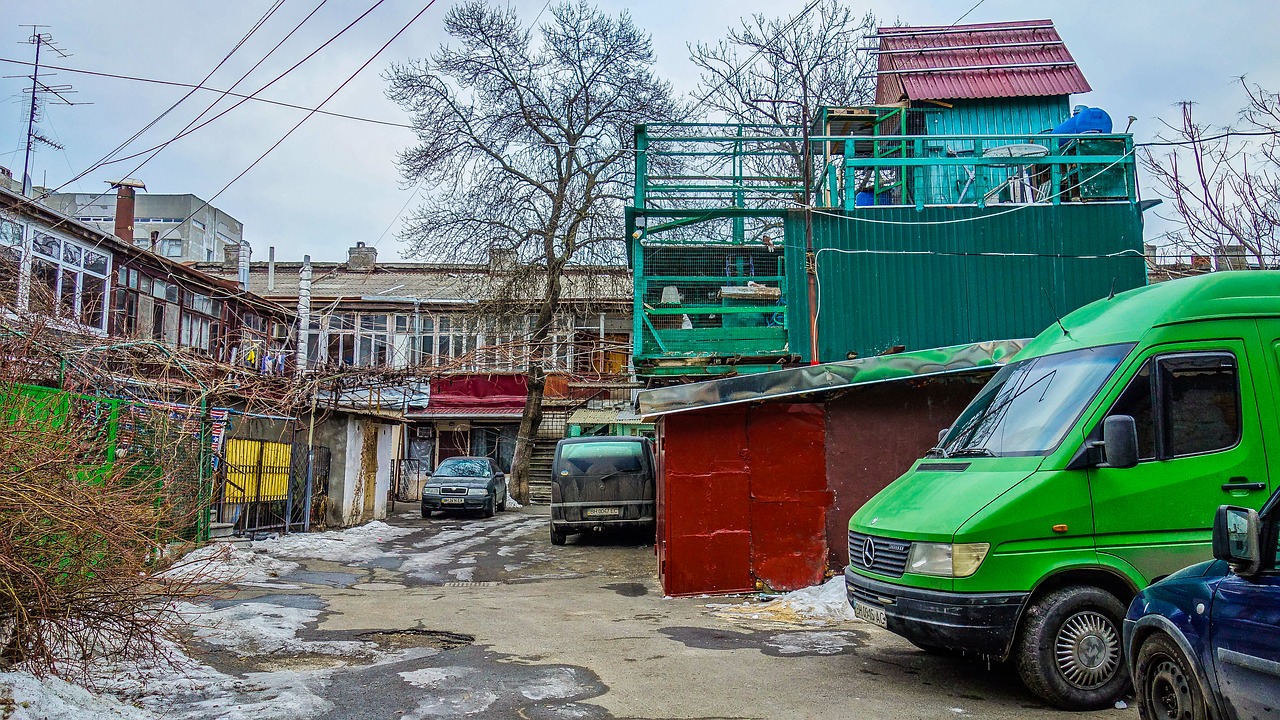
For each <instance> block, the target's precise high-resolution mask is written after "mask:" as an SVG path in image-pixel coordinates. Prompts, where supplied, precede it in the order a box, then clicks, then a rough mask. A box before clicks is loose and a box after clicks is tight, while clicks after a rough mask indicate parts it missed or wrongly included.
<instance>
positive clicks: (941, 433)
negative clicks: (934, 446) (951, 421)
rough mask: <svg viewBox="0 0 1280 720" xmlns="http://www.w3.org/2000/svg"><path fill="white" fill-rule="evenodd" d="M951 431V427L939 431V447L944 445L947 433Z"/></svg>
mask: <svg viewBox="0 0 1280 720" xmlns="http://www.w3.org/2000/svg"><path fill="white" fill-rule="evenodd" d="M950 432H951V428H949V427H944V428H942V429H941V430H939V431H938V447H942V443H944V442H946V440H947V434H948V433H950Z"/></svg>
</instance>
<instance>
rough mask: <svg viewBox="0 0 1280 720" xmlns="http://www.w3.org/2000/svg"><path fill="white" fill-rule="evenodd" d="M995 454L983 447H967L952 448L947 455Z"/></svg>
mask: <svg viewBox="0 0 1280 720" xmlns="http://www.w3.org/2000/svg"><path fill="white" fill-rule="evenodd" d="M995 456H996V454H995V453H993V452H991V451H990V450H988V449H986V448H984V447H967V448H961V449H959V450H952V451H951V452H950V453H948V454H947V457H995Z"/></svg>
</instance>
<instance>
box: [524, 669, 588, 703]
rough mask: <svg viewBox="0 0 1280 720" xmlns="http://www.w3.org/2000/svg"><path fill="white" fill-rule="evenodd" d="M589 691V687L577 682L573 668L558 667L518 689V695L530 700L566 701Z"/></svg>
mask: <svg viewBox="0 0 1280 720" xmlns="http://www.w3.org/2000/svg"><path fill="white" fill-rule="evenodd" d="M590 690H591V688H590V687H589V686H587V685H585V684H584V683H582V682H581V681H579V680H578V676H577V673H576V672H574V670H573V668H567V667H558V668H552V669H551V671H550V672H549V673H547V674H546V675H544V676H543V677H540V678H536V679H535V680H533V681H532V682H529V683H526V684H525V686H524V687H523V688H521V689H520V694H521V695H524V696H525V697H527V698H529V699H530V700H567V699H569V698H571V697H574V696H576V695H582V694H584V693H587V692H589V691H590Z"/></svg>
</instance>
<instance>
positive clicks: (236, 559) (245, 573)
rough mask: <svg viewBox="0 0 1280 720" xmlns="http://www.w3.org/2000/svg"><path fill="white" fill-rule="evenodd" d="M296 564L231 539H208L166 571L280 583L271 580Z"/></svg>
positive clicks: (216, 579)
mask: <svg viewBox="0 0 1280 720" xmlns="http://www.w3.org/2000/svg"><path fill="white" fill-rule="evenodd" d="M299 567H300V566H299V565H298V563H296V562H290V561H288V560H279V559H277V558H273V557H271V556H270V555H267V554H266V553H264V552H261V551H254V550H250V549H246V548H241V547H238V546H237V545H235V544H233V543H209V544H208V545H205V546H204V547H202V548H200V549H198V550H194V551H192V552H189V553H187V554H186V555H184V556H182V559H181V560H179V561H178V562H177V563H175V564H174V566H173V567H172V568H169V570H167V571H165V575H169V576H176V577H182V578H194V579H199V580H203V581H207V582H209V583H215V584H223V583H236V584H238V585H249V584H253V585H262V584H265V585H273V586H279V583H275V582H273V581H275V580H276V578H278V577H280V576H281V575H287V574H289V573H291V572H293V571H294V570H297V569H298V568H299Z"/></svg>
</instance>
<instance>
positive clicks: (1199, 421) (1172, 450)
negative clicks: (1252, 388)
mask: <svg viewBox="0 0 1280 720" xmlns="http://www.w3.org/2000/svg"><path fill="white" fill-rule="evenodd" d="M1108 414H1109V415H1130V416H1132V417H1133V419H1134V424H1135V425H1136V426H1137V429H1138V457H1139V459H1141V460H1151V459H1155V458H1160V459H1168V458H1176V457H1184V456H1187V455H1200V454H1203V453H1210V452H1216V451H1219V450H1226V449H1228V448H1231V447H1234V446H1235V445H1236V444H1237V443H1238V442H1239V441H1240V433H1241V421H1240V418H1241V412H1240V378H1239V372H1238V368H1237V366H1236V358H1235V356H1234V355H1232V354H1231V353H1227V352H1210V353H1183V354H1178V355H1166V356H1163V357H1155V358H1151V359H1150V360H1148V361H1147V362H1146V363H1144V364H1143V366H1142V368H1141V369H1140V370H1139V371H1138V374H1137V375H1135V376H1134V378H1133V380H1132V381H1131V382H1130V383H1129V387H1127V388H1125V391H1124V393H1122V394H1121V395H1120V398H1119V399H1118V400H1116V404H1115V405H1114V406H1113V407H1112V408H1111V412H1110V413H1108Z"/></svg>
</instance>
